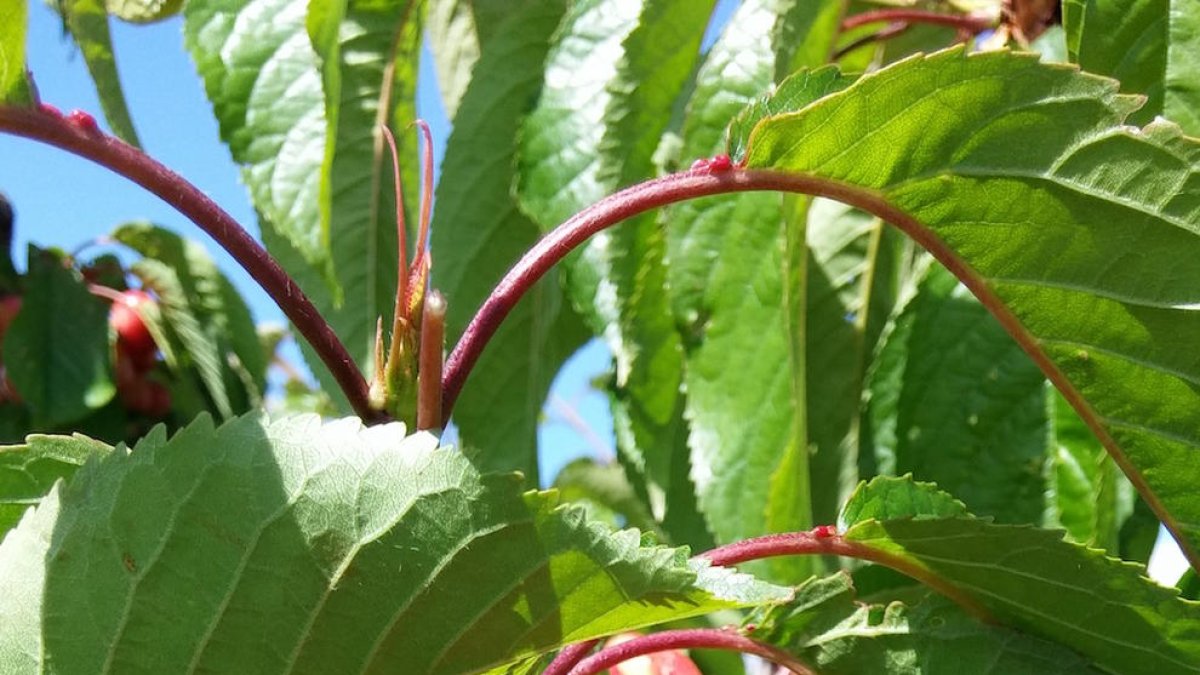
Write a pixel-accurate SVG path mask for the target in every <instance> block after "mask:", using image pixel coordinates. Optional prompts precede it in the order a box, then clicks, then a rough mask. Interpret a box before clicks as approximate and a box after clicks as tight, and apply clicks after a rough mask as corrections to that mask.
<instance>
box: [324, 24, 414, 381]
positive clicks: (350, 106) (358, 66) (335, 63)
mask: <svg viewBox="0 0 1200 675" xmlns="http://www.w3.org/2000/svg"><path fill="white" fill-rule="evenodd" d="M423 14H424V7H423V3H422V2H419V1H418V0H391V1H388V2H374V1H368V0H327V1H325V2H320V3H314V4H313V5H312V11H311V12H310V14H309V18H308V28H309V32H310V34H311V35H312V36H313V41H314V44H315V45H316V47H317V51H318V53H319V54H320V55H321V57H322V61H321V64H322V65H321V69H322V74H323V81H324V91H325V116H326V120H327V122H328V124H329V130H328V133H327V141H326V145H325V153H326V154H325V161H324V164H323V165H322V167H321V217H322V223H323V224H322V230H323V231H326V232H328V233H329V234H328V236H329V243H330V256H331V259H332V262H333V271H334V277H335V279H336V280H337V286H338V291H339V297H340V298H341V302H339V303H336V305H335V306H332V307H322V314H323V316H324V317H325V319H326V320H327V321H329V322H330V325H332V326H333V327H334V330H335V331H336V332H337V334H338V336H339V337H340V338H341V339H342V342H344V343H345V344H346V345H347V348H348V349H349V350H350V354H351V355H352V356H353V357H354V359H355V361H356V362H357V363H359V364H360V366H361V367H362V368H363V369H364V370H366V371H368V372H369V371H370V370H371V368H372V364H371V361H372V357H373V356H374V347H375V328H376V325H377V321H378V320H379V319H380V318H381V317H382V318H383V319H384V322H385V324H386V323H388V322H389V321H390V320H391V318H392V316H393V305H394V301H395V296H396V269H397V247H396V198H395V194H394V192H393V184H392V163H391V162H392V160H391V155H390V154H389V153H388V152H387V146H386V145H384V140H383V137H382V135H381V134H380V132H379V130H378V128H377V127H378V125H379V124H380V123H388V124H389V125H390V126H391V127H392V129H393V130H394V131H395V136H396V141H397V144H398V145H399V146H400V156H401V164H402V166H401V169H402V175H403V182H404V186H405V195H404V196H405V206H406V209H407V211H408V217H407V218H406V222H407V223H408V224H409V227H410V228H413V231H415V227H416V225H417V218H416V217H415V214H416V213H417V209H416V206H417V195H418V194H419V191H418V189H417V188H418V186H419V185H420V174H419V173H418V170H417V160H416V156H417V153H416V135H415V134H413V133H412V132H411V131H410V129H409V125H411V123H412V121H413V120H414V119H415V118H416V79H417V78H416V72H417V61H418V56H419V52H420V44H421V40H420V38H421V30H420V29H421V21H420V19H421V16H422V15H423ZM409 256H410V257H409V259H410V260H411V253H410V254H409Z"/></svg>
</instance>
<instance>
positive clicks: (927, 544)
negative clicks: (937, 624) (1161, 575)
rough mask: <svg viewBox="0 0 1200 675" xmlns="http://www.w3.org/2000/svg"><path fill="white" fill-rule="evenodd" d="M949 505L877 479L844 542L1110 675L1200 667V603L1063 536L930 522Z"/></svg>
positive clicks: (912, 486) (940, 496)
mask: <svg viewBox="0 0 1200 675" xmlns="http://www.w3.org/2000/svg"><path fill="white" fill-rule="evenodd" d="M951 499H952V498H951V497H949V495H946V494H945V493H939V492H938V491H937V490H936V489H935V488H934V487H932V486H930V485H919V484H916V483H913V482H912V481H911V480H908V479H896V478H877V479H875V480H873V481H872V482H871V483H869V484H865V485H863V486H862V487H861V488H860V489H859V491H858V493H856V494H855V496H854V497H852V498H851V500H850V503H849V504H848V505H847V509H846V513H845V514H844V516H843V518H844V522H845V525H846V526H847V527H848V529H846V531H845V534H844V536H845V538H846V540H848V541H850V542H853V543H855V544H858V545H861V546H864V547H866V548H869V549H872V550H874V551H878V552H879V553H880V554H881V555H883V556H884V557H886V558H887V559H888V560H889V561H890V562H889V563H888V564H889V565H891V566H894V567H896V568H897V569H900V570H902V571H903V570H904V569H919V570H922V571H923V572H924V573H925V574H928V575H931V576H932V577H935V578H937V579H938V580H939V582H938V583H939V584H944V585H945V586H946V587H948V588H952V589H956V591H957V592H958V593H961V594H964V595H965V596H966V597H968V598H970V599H971V600H972V601H973V602H975V603H978V605H979V606H980V607H982V608H984V609H985V610H986V611H988V612H990V613H991V614H992V615H993V616H994V617H996V618H997V619H999V620H1001V621H1003V622H1005V623H1007V624H1009V625H1011V626H1013V627H1014V628H1017V629H1019V630H1022V631H1025V632H1029V633H1032V634H1034V635H1038V636H1041V637H1043V638H1046V639H1050V640H1053V641H1055V642H1058V643H1060V644H1062V645H1065V646H1067V647H1070V648H1072V649H1074V650H1075V651H1078V652H1079V653H1080V654H1082V655H1084V656H1086V657H1087V658H1089V659H1091V660H1092V661H1094V662H1095V664H1096V665H1097V666H1099V667H1100V668H1102V669H1106V670H1108V671H1109V672H1120V673H1161V672H1178V673H1183V672H1197V671H1200V603H1194V602H1190V601H1186V600H1182V599H1180V598H1179V597H1178V592H1177V591H1176V590H1174V589H1166V588H1163V587H1161V586H1158V585H1157V584H1155V583H1154V582H1152V581H1150V580H1149V579H1148V578H1146V577H1145V576H1144V574H1145V568H1144V567H1142V566H1141V565H1134V564H1131V563H1126V562H1124V561H1121V560H1118V559H1116V558H1108V557H1105V556H1104V555H1103V554H1102V553H1101V552H1100V551H1096V550H1094V549H1088V548H1084V547H1082V546H1079V545H1076V544H1070V543H1067V542H1065V541H1063V539H1062V532H1061V531H1050V530H1040V529H1035V528H1032V527H1028V526H1014V525H993V524H991V523H990V522H988V521H986V520H980V519H975V518H970V517H965V516H958V517H949V518H947V517H932V518H931V517H929V515H931V514H930V513H929V511H928V510H926V508H925V507H923V506H922V505H921V504H922V502H924V503H930V502H932V503H935V504H936V503H945V502H947V501H948V500H951ZM868 501H870V502H878V503H880V504H882V506H881V507H879V508H878V510H877V511H876V512H880V513H885V514H886V516H887V519H875V518H873V517H870V512H869V511H866V510H863V509H860V508H859V507H858V506H857V504H859V503H862V502H868ZM856 511H857V512H858V513H859V514H861V515H862V516H866V517H865V518H858V519H856V518H855V517H854V515H853V514H854V513H855V512H856ZM935 513H936V512H935ZM917 516H920V517H917Z"/></svg>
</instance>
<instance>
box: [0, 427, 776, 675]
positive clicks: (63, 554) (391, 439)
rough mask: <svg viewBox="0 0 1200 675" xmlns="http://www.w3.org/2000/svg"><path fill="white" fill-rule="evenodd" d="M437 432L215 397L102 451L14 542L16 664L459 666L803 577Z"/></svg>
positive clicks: (0, 639) (488, 662)
mask: <svg viewBox="0 0 1200 675" xmlns="http://www.w3.org/2000/svg"><path fill="white" fill-rule="evenodd" d="M160 429H161V428H160ZM436 445H437V441H436V439H435V438H434V437H433V436H430V435H428V434H417V435H415V436H410V437H407V438H406V437H405V436H404V429H403V426H402V425H398V424H392V425H384V426H377V427H374V428H371V429H364V428H363V427H362V426H361V425H360V424H359V422H358V421H357V420H356V419H347V420H341V421H338V422H333V423H328V424H323V423H322V422H321V421H320V420H319V419H318V418H317V417H316V416H306V417H293V418H289V419H286V420H281V421H269V420H267V419H265V418H263V417H261V416H257V415H250V416H246V417H242V418H238V419H236V420H234V421H232V422H230V423H228V424H226V425H223V426H222V427H220V428H217V429H214V428H213V426H212V423H211V421H210V420H209V419H208V418H207V417H202V418H201V419H199V420H197V421H196V422H195V423H193V424H192V425H190V426H189V427H187V428H186V429H184V430H182V431H181V432H179V433H178V434H176V435H175V436H174V437H173V438H172V439H170V440H169V441H168V440H166V439H165V434H164V433H163V432H162V431H159V432H156V433H154V434H152V435H151V436H150V437H148V438H147V439H146V440H143V441H142V442H141V443H139V444H138V446H137V447H136V448H135V449H134V450H133V451H132V452H131V453H127V452H116V453H112V454H111V455H109V456H108V457H106V458H104V459H102V460H100V461H98V462H93V463H89V464H88V465H87V466H85V467H84V468H83V469H82V470H81V471H80V472H79V473H77V474H76V476H75V478H74V480H73V481H72V482H71V483H70V485H68V486H65V487H60V488H58V489H56V490H55V491H54V493H52V496H51V497H49V498H47V499H46V500H45V501H44V502H43V503H42V504H41V505H40V506H39V507H38V508H37V509H36V511H34V512H33V513H32V514H31V515H29V516H27V517H26V519H25V520H24V521H23V522H22V524H21V525H20V526H19V527H18V528H17V529H16V530H14V531H13V534H12V535H10V536H9V538H8V539H7V540H6V541H5V542H4V544H3V545H0V570H2V573H0V579H3V580H4V581H3V582H0V583H3V586H2V587H0V588H2V591H3V595H0V616H3V617H4V621H0V649H5V650H6V651H7V648H9V647H10V646H16V645H20V644H21V642H20V640H22V639H28V638H29V637H31V636H32V637H33V640H31V641H29V642H27V643H26V645H28V646H26V647H24V649H23V650H22V651H23V654H24V655H25V656H27V657H31V658H30V660H29V661H27V664H28V665H27V666H26V667H23V668H19V669H18V670H14V671H13V672H25V671H27V670H30V669H33V668H41V667H46V666H47V665H48V664H50V663H52V664H53V668H54V669H55V670H59V671H63V672H93V673H103V672H117V671H125V670H130V669H134V670H149V671H156V672H170V671H178V670H186V669H195V670H216V671H229V670H237V671H242V672H245V671H253V672H261V673H271V672H279V673H290V672H339V671H344V670H346V669H348V668H349V669H353V670H362V671H364V672H366V671H370V672H379V671H386V672H404V673H460V672H471V671H476V670H480V669H484V668H488V667H492V666H497V665H501V664H505V663H511V662H514V661H518V660H521V659H524V658H526V657H528V656H530V655H533V654H536V653H538V652H543V651H547V650H549V649H552V648H554V647H556V646H558V645H560V644H562V643H563V642H564V641H566V642H570V641H576V640H583V639H587V638H590V637H595V636H600V635H604V634H607V633H612V632H616V631H619V630H625V629H628V628H632V627H638V626H645V625H648V624H652V623H656V622H661V621H665V620H670V619H675V618H682V617H687V616H694V615H698V614H702V613H706V612H710V611H713V610H715V609H719V608H725V607H737V606H743V605H748V604H755V603H759V602H767V601H778V600H780V599H783V598H786V597H788V596H789V595H790V592H789V591H787V590H786V589H782V588H778V587H773V586H770V585H767V584H764V583H762V582H759V581H755V580H753V579H752V578H750V577H747V576H745V575H740V574H737V573H735V572H733V571H732V570H728V569H724V568H712V567H708V566H707V565H706V564H705V563H703V562H697V561H689V560H688V559H687V557H686V553H685V552H684V551H682V550H679V549H666V548H662V547H646V546H642V545H641V544H640V537H639V535H638V533H637V532H636V531H632V530H629V531H624V532H620V533H615V534H614V533H612V532H611V531H609V530H608V529H607V528H604V527H603V526H599V525H597V524H595V523H591V522H588V521H587V520H586V519H585V518H584V517H583V514H582V512H581V511H580V510H579V509H572V508H561V507H558V506H557V504H556V503H555V499H554V497H553V494H552V493H536V492H531V493H524V492H523V488H522V486H521V482H520V480H519V478H517V477H515V476H513V475H493V476H484V477H481V476H480V475H479V474H478V473H477V472H476V471H475V470H474V469H473V468H472V467H471V466H470V464H469V463H468V462H467V460H466V459H465V458H464V457H463V456H462V455H461V454H460V453H458V452H455V451H453V450H450V449H445V448H437V447H436ZM231 504H232V505H236V508H230V505H231ZM51 532H53V534H54V544H53V546H52V547H51V546H49V541H48V537H49V535H50V533H51ZM31 562H32V564H31ZM17 582H20V585H19V586H18V585H17ZM466 588H469V589H470V590H471V592H469V593H464V592H463V589H466ZM39 590H40V591H41V592H40V593H39V592H38V591H39ZM31 592H32V593H35V594H37V595H36V596H35V597H36V598H40V616H39V614H38V613H33V614H30V613H27V612H24V611H20V610H24V609H26V608H34V609H37V606H38V604H39V601H38V600H37V599H33V598H30V597H29V595H28V594H29V593H31ZM183 597H186V598H187V599H188V601H187V602H186V603H181V602H180V601H179V599H180V598H183ZM81 603H86V604H87V605H88V606H90V607H91V608H92V611H88V612H80V611H78V608H79V606H80V605H81ZM168 617H169V620H168ZM264 617H270V620H269V621H264V620H263V618H264ZM39 633H40V634H41V635H44V638H42V642H41V648H40V649H38V648H37V645H38V644H39V641H38V638H37V635H38V634H39ZM148 636H153V640H154V645H155V648H154V649H153V650H147V649H146V648H145V644H146V643H145V640H146V639H147V637H148ZM30 647H32V649H31V648H30ZM10 663H14V664H15V663H17V661H16V660H15V659H14V660H13V661H11V662H10Z"/></svg>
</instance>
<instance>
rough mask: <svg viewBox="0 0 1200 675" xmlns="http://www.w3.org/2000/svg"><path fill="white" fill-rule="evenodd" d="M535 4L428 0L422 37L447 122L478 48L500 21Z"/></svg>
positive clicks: (516, 0) (507, 0)
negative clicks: (523, 7) (427, 50)
mask: <svg viewBox="0 0 1200 675" xmlns="http://www.w3.org/2000/svg"><path fill="white" fill-rule="evenodd" d="M536 1H537V0H429V2H428V5H429V11H428V13H427V14H426V19H425V22H426V28H425V35H426V37H427V38H428V42H427V44H428V45H429V52H430V54H431V55H432V56H433V65H434V68H436V69H437V79H438V91H439V92H441V95H442V105H444V106H445V108H446V114H447V115H448V116H449V117H450V119H451V120H453V119H454V117H455V115H457V114H458V104H459V102H460V101H461V100H462V97H463V94H464V93H465V92H466V90H467V84H468V83H470V81H471V72H472V70H473V69H474V68H475V63H476V62H477V61H478V60H479V51H480V48H481V47H482V45H483V44H484V43H486V42H488V40H490V39H491V38H492V37H493V36H494V35H495V34H496V32H497V29H498V28H499V27H500V26H502V25H504V17H505V16H506V15H508V14H510V13H515V12H518V11H521V7H522V6H523V5H528V4H529V3H530V2H536Z"/></svg>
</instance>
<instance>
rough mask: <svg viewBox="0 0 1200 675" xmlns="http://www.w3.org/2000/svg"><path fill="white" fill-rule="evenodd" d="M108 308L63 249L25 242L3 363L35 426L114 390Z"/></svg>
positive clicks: (91, 406) (62, 420) (69, 418)
mask: <svg viewBox="0 0 1200 675" xmlns="http://www.w3.org/2000/svg"><path fill="white" fill-rule="evenodd" d="M108 309H109V303H108V301H107V300H102V299H100V298H98V297H96V296H94V295H92V294H91V293H89V292H88V289H87V284H86V283H85V282H84V280H83V277H82V276H80V274H79V272H77V271H76V270H74V269H72V268H70V267H68V266H67V265H66V264H65V260H64V256H63V254H62V253H60V252H56V251H51V250H41V249H38V248H36V247H34V246H32V245H31V246H30V247H29V271H28V273H27V274H26V276H25V296H24V298H23V301H22V303H21V312H20V313H19V314H17V318H16V319H15V320H13V322H12V325H11V326H9V328H8V331H7V332H6V333H5V335H4V364H5V367H6V369H7V374H8V378H9V379H10V380H11V381H12V384H13V386H14V388H15V389H16V390H17V392H18V393H19V394H20V396H21V399H22V400H24V401H25V403H26V404H28V405H29V408H30V410H31V411H32V413H33V424H34V428H36V429H46V430H48V429H52V428H54V427H56V426H58V425H60V424H66V423H68V422H74V421H76V420H79V419H80V418H82V417H84V416H86V415H87V414H88V413H89V412H91V411H93V410H96V409H98V408H100V407H102V406H103V405H104V404H105V403H108V402H109V400H111V399H112V397H113V395H114V394H115V393H116V391H117V390H116V387H115V386H114V385H113V381H112V376H111V372H110V367H109V358H108V356H109V355H108V352H109V347H108Z"/></svg>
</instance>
